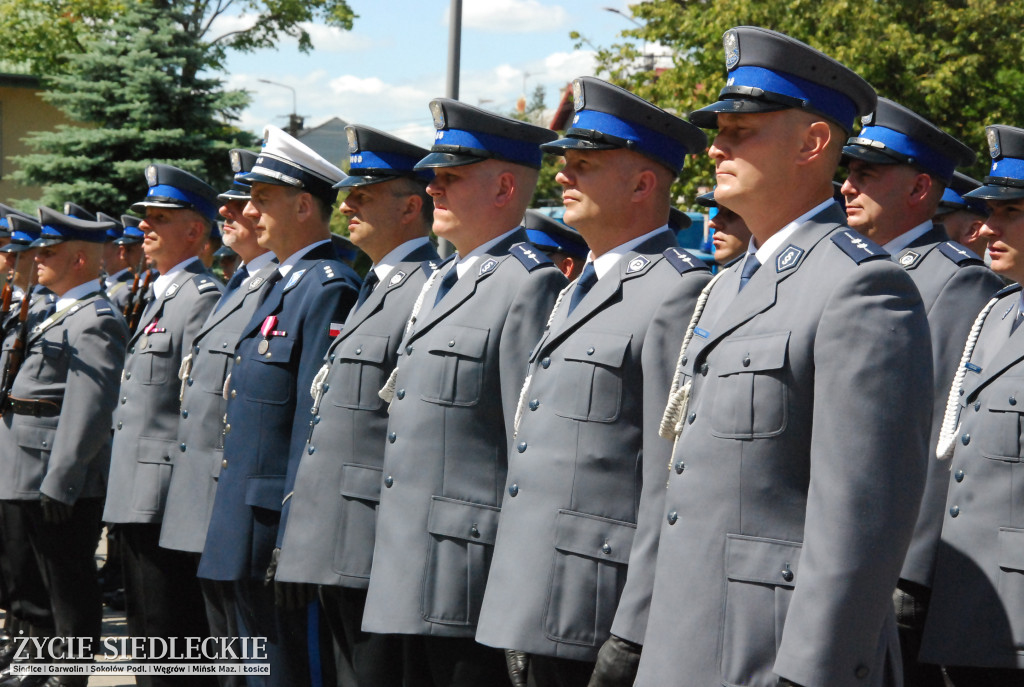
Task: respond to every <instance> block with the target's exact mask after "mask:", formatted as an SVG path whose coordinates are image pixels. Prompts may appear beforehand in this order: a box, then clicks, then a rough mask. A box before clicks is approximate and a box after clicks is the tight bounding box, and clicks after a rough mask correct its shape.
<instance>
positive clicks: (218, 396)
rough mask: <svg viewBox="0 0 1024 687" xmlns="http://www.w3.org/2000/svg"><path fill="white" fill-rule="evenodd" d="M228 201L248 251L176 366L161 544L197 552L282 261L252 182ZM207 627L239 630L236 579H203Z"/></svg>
mask: <svg viewBox="0 0 1024 687" xmlns="http://www.w3.org/2000/svg"><path fill="white" fill-rule="evenodd" d="M229 154H230V156H231V162H232V169H233V170H234V171H235V173H236V174H241V173H245V172H248V171H249V170H251V169H252V165H253V163H254V162H255V160H256V154H255V153H252V152H250V151H248V150H238V149H236V150H232V151H230V153H229ZM217 199H218V200H219V201H220V202H221V203H223V204H222V205H221V207H220V214H221V215H222V216H223V217H224V218H225V223H224V236H225V237H230V238H229V240H230V242H231V245H233V246H235V248H236V249H237V250H238V251H239V252H240V255H242V256H243V259H244V261H245V265H243V266H242V268H241V269H240V270H239V271H238V272H236V273H235V275H234V276H233V277H232V279H231V280H229V281H228V284H227V287H226V288H225V289H224V292H223V293H222V294H221V297H220V301H218V303H217V305H216V306H215V307H214V308H213V310H212V311H211V312H210V314H209V315H208V316H207V318H206V321H205V322H204V323H203V325H202V326H201V327H200V328H199V331H198V332H197V333H196V334H195V337H194V338H193V340H192V345H191V350H190V351H189V353H188V354H187V355H186V360H187V362H186V363H185V364H184V365H183V366H182V368H181V370H180V371H179V377H180V382H181V421H180V424H179V426H178V442H179V445H180V446H181V447H182V452H181V455H179V456H177V460H176V461H175V466H174V471H173V472H172V473H171V478H170V484H169V485H168V488H167V502H166V504H165V506H164V517H163V524H162V526H161V529H160V546H162V547H164V548H166V549H171V550H174V551H184V552H187V553H191V554H194V555H195V557H196V559H198V556H199V554H201V553H202V551H203V545H204V544H205V542H206V530H207V527H208V525H209V521H210V513H211V512H212V510H213V498H214V495H215V494H216V490H217V475H218V474H220V470H221V464H222V461H223V458H224V456H223V453H224V433H223V430H224V420H223V417H224V410H225V407H226V406H227V401H226V400H225V399H224V383H225V381H226V380H227V377H228V375H229V374H230V371H231V366H232V362H233V360H234V353H235V344H236V343H237V342H238V338H239V335H240V334H241V332H242V329H243V328H244V327H245V325H247V324H248V323H249V320H250V319H251V318H252V314H253V312H254V311H255V310H256V305H257V304H258V303H259V300H260V296H261V295H262V294H263V291H264V290H265V289H266V288H267V286H268V284H269V278H270V276H271V275H272V274H273V272H274V271H275V270H276V269H277V263H276V261H275V260H274V254H273V253H271V252H270V251H268V250H267V249H266V248H263V247H262V246H260V245H259V243H258V242H257V240H256V223H255V222H254V221H253V220H252V219H251V218H249V217H246V216H244V215H243V214H242V213H243V210H244V209H245V206H246V204H247V203H248V201H249V187H248V185H246V184H241V183H238V182H236V183H235V184H233V185H232V188H230V189H228V190H227V191H225V192H224V193H221V194H220V195H219V196H217ZM200 587H201V589H202V592H203V599H204V601H205V603H206V617H207V620H208V622H209V624H210V634H211V636H214V637H237V636H238V625H237V623H236V620H235V609H234V605H233V602H232V599H233V598H234V595H233V589H232V587H231V585H228V584H225V583H222V582H215V581H213V580H200ZM220 680H221V684H222V685H230V684H243V683H244V679H243V678H241V677H240V676H220Z"/></svg>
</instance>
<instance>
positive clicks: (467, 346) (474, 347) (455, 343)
mask: <svg viewBox="0 0 1024 687" xmlns="http://www.w3.org/2000/svg"><path fill="white" fill-rule="evenodd" d="M445 331H447V332H450V334H449V336H448V340H447V341H439V342H438V343H435V344H431V346H430V352H431V353H441V354H443V355H460V356H462V357H464V358H482V357H483V356H484V351H486V350H487V336H488V335H489V334H490V333H491V330H490V329H477V328H476V327H456V326H453V327H448V328H446V329H445Z"/></svg>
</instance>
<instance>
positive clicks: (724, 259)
mask: <svg viewBox="0 0 1024 687" xmlns="http://www.w3.org/2000/svg"><path fill="white" fill-rule="evenodd" d="M697 205H700V206H701V207H704V208H707V209H708V229H709V230H710V231H711V232H712V233H711V242H712V244H713V245H714V250H715V252H714V257H715V263H716V264H718V265H721V266H723V267H724V266H728V265H730V264H731V263H732V262H733V261H734V260H735V259H736V258H738V257H740V256H742V255H745V254H746V252H747V247H748V246H749V245H750V229H747V224H746V222H744V221H743V218H742V217H740V216H739V215H737V214H736V213H735V212H733V211H732V210H730V209H729V208H727V207H725V206H724V205H722V204H721V203H719V202H718V201H717V200H715V192H714V191H711V192H709V193H704V194H702V195H699V196H697Z"/></svg>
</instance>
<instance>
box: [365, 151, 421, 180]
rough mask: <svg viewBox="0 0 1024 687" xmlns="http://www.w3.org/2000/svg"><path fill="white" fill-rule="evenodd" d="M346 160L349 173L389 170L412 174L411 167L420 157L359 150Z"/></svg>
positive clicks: (396, 172)
mask: <svg viewBox="0 0 1024 687" xmlns="http://www.w3.org/2000/svg"><path fill="white" fill-rule="evenodd" d="M348 161H349V174H358V172H359V170H374V171H377V170H380V171H385V170H391V171H392V172H393V173H394V174H413V171H412V168H413V166H415V165H416V163H417V162H419V161H420V158H418V157H417V158H412V157H408V156H406V155H396V154H395V153H375V152H373V151H372V150H360V151H359V152H358V153H352V154H351V155H349V156H348Z"/></svg>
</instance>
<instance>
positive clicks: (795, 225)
mask: <svg viewBox="0 0 1024 687" xmlns="http://www.w3.org/2000/svg"><path fill="white" fill-rule="evenodd" d="M835 202H836V201H835V200H834V199H833V198H829V199H828V200H826V201H824V202H823V203H820V204H818V205H815V206H814V207H813V208H811V209H810V210H808V211H807V212H805V213H804V214H802V215H800V216H799V217H797V218H796V219H795V220H793V221H792V222H790V223H789V224H787V225H786V226H784V227H782V229H779V230H778V231H777V232H775V233H774V234H772V235H771V236H769V237H768V239H767V240H766V241H765V242H764V243H762V244H761V246H760V247H758V246H757V245H756V244H755V243H754V237H753V236H751V237H750V244H749V245H748V246H747V252H748V253H753V254H754V257H756V258H757V261H758V262H759V263H761V264H762V265H764V264H765V263H767V262H768V260H770V259H771V257H772V255H773V254H774V253H775V251H776V250H778V249H779V248H781V247H782V244H783V243H785V241H786V239H788V238H789V237H790V236H792V235H793V232H794V231H796V230H797V229H799V228H800V226H801V225H802V224H804V223H806V222H807V221H808V220H810V219H811V218H812V217H814V216H815V215H817V214H818V213H819V212H822V211H823V210H825V209H826V208H828V207H829V206H830V205H832V204H833V203H835Z"/></svg>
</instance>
